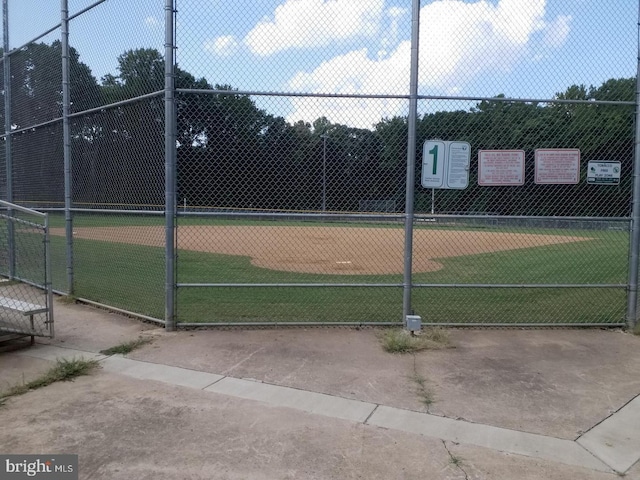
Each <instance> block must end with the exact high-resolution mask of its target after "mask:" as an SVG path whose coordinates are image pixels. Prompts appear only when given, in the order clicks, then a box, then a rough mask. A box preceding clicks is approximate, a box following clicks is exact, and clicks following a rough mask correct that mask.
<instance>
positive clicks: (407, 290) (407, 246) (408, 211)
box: [402, 0, 420, 324]
mask: <svg viewBox="0 0 640 480" xmlns="http://www.w3.org/2000/svg"><path fill="white" fill-rule="evenodd" d="M419 33H420V0H413V7H412V12H411V70H410V74H409V75H410V82H409V119H408V129H409V135H408V140H407V187H406V197H407V198H406V203H405V221H404V281H403V297H402V322H403V323H405V324H406V321H407V315H409V314H410V313H411V286H412V270H411V269H412V265H411V263H412V261H413V208H414V205H413V197H414V194H415V166H416V124H417V116H418V41H419V39H420V36H419Z"/></svg>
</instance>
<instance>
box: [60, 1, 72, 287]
mask: <svg viewBox="0 0 640 480" xmlns="http://www.w3.org/2000/svg"><path fill="white" fill-rule="evenodd" d="M60 11H61V27H62V30H61V48H62V135H63V155H64V224H65V237H66V273H67V293H68V294H69V295H73V292H74V288H73V217H72V215H71V207H72V195H71V191H72V188H73V186H72V183H71V125H70V123H69V107H70V104H71V103H70V102H71V98H70V88H69V5H68V0H60Z"/></svg>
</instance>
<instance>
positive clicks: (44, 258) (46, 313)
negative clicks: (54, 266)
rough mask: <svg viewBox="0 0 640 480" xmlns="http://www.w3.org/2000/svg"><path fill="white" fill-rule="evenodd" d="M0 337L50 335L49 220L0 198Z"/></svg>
mask: <svg viewBox="0 0 640 480" xmlns="http://www.w3.org/2000/svg"><path fill="white" fill-rule="evenodd" d="M0 253H1V255H0V338H3V337H4V336H5V335H9V336H14V335H18V336H24V335H27V336H30V337H31V341H32V342H33V340H34V337H36V336H38V337H53V333H54V328H53V296H52V289H51V263H50V262H51V257H50V253H49V220H48V216H47V214H46V213H40V212H36V211H33V210H30V209H28V208H23V207H20V206H18V205H14V204H11V203H8V202H4V201H2V200H0Z"/></svg>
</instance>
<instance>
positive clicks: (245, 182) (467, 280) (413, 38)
mask: <svg viewBox="0 0 640 480" xmlns="http://www.w3.org/2000/svg"><path fill="white" fill-rule="evenodd" d="M134 3H135V4H132V2H125V1H124V0H98V1H91V0H60V2H59V4H57V5H56V2H41V1H36V0H20V1H18V0H3V56H2V66H3V79H4V81H3V82H4V88H3V91H2V97H3V104H2V108H0V115H1V116H2V119H3V125H4V134H3V135H2V136H1V138H2V140H3V142H4V148H3V149H0V150H1V151H0V199H4V200H6V201H8V202H13V203H16V204H19V205H23V206H27V207H30V208H34V209H38V210H42V211H47V212H49V215H50V222H51V229H50V231H51V255H52V265H53V267H52V282H53V287H54V289H55V290H56V291H57V292H60V293H65V294H69V295H72V296H75V297H77V298H79V299H82V300H84V301H87V302H90V303H95V304H98V305H106V306H109V307H110V308H114V309H116V310H122V311H124V312H128V313H132V314H135V315H137V316H140V317H142V318H145V319H148V320H151V321H156V322H159V323H163V324H165V325H166V327H167V328H168V329H175V328H176V327H177V326H187V327H190V326H200V325H203V326H204V325H276V324H290V325H291V324H304V325H311V324H340V325H349V324H357V325H364V324H377V325H396V324H402V322H403V321H404V320H405V317H406V315H408V314H411V313H415V314H419V315H421V316H422V318H423V322H425V323H428V324H438V325H533V326H537V325H556V326H557V325H579V326H591V325H609V326H624V325H627V326H630V327H633V326H635V324H636V320H637V303H638V300H637V290H638V254H639V253H640V163H639V162H640V152H639V151H638V138H640V135H639V134H638V121H637V115H638V86H637V79H638V75H637V71H638V8H639V7H638V5H637V4H636V5H632V3H633V2H619V3H625V4H624V5H622V4H616V5H615V6H613V7H612V6H611V5H608V4H604V3H597V2H592V3H591V4H585V3H584V2H561V1H557V0H536V1H531V0H521V1H519V0H491V1H486V0H484V1H451V0H434V1H426V0H423V1H422V2H420V1H419V0H413V2H411V1H409V0H396V1H394V0H363V1H358V2H354V1H351V0H317V1H316V0H314V1H311V0H276V1H273V2H247V1H245V0H234V1H228V2H205V1H201V0H140V1H138V2H134ZM53 18H55V19H56V20H52V19H53ZM58 18H59V21H58V20H57V19H58ZM0 241H2V240H1V239H0ZM1 261H2V260H0V262H1Z"/></svg>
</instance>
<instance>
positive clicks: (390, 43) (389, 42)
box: [378, 7, 409, 59]
mask: <svg viewBox="0 0 640 480" xmlns="http://www.w3.org/2000/svg"><path fill="white" fill-rule="evenodd" d="M408 12H409V10H407V9H406V8H399V7H391V8H389V9H388V10H387V12H386V13H387V16H388V17H389V20H390V22H389V28H388V29H387V31H386V33H385V35H384V36H383V37H382V40H381V41H380V50H378V58H380V59H381V58H383V57H386V56H387V55H388V54H389V49H392V48H394V47H395V46H396V45H397V44H398V34H399V23H400V18H402V17H403V16H404V15H405V14H407V13H408Z"/></svg>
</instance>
